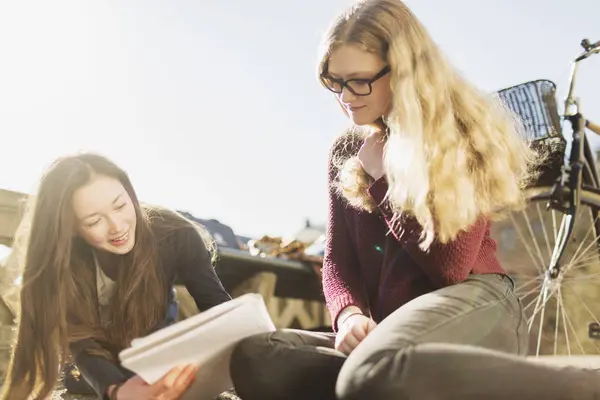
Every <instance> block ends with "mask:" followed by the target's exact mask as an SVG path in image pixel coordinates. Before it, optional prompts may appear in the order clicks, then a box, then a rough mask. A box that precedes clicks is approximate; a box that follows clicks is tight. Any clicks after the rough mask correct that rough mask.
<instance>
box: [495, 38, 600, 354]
mask: <svg viewBox="0 0 600 400" xmlns="http://www.w3.org/2000/svg"><path fill="white" fill-rule="evenodd" d="M581 46H582V47H583V49H584V51H583V53H581V54H580V55H579V56H578V57H577V58H575V60H574V61H573V62H572V68H571V74H570V79H569V91H568V94H567V96H566V100H565V103H564V111H563V114H562V120H561V117H560V116H559V114H558V108H557V104H556V85H555V84H554V83H553V82H552V81H550V80H537V81H531V82H527V83H523V84H520V85H517V86H513V87H510V88H507V89H503V90H500V91H499V92H497V94H498V95H499V97H500V99H501V100H502V101H503V102H504V103H505V104H506V105H507V106H508V108H509V109H510V110H511V111H512V112H513V113H515V114H516V115H517V116H518V117H519V119H520V120H521V121H522V122H523V125H524V127H525V131H526V133H527V138H526V139H527V140H529V141H530V142H531V144H532V146H533V147H534V149H537V150H541V151H544V152H545V153H547V154H548V157H547V159H546V160H547V161H546V162H545V164H544V165H543V166H541V167H540V175H539V178H538V179H537V181H536V182H535V183H534V184H533V185H530V186H529V187H528V188H527V189H526V196H527V199H528V203H527V209H526V210H523V211H522V212H518V213H517V212H516V213H512V214H511V216H510V218H509V219H507V221H506V222H504V223H503V222H500V223H497V224H495V225H496V226H495V227H494V228H493V235H494V236H496V239H497V242H498V244H499V250H500V251H499V256H500V261H501V262H502V264H503V265H505V266H506V268H507V270H508V273H509V274H510V275H511V276H512V277H513V279H514V280H515V283H516V287H517V293H518V294H519V297H520V299H521V301H522V303H523V305H524V308H525V310H526V315H527V324H528V328H529V332H530V334H531V341H533V342H534V343H530V354H532V355H536V356H540V355H562V354H566V355H569V356H571V355H575V354H584V355H589V354H596V355H600V341H597V339H599V338H600V322H599V319H600V290H598V285H597V283H598V282H595V281H594V280H596V279H598V278H600V243H599V240H600V219H599V211H600V183H599V180H598V174H597V172H596V168H595V162H594V157H593V155H592V152H591V148H590V144H589V141H588V137H587V136H586V129H589V130H590V131H592V132H594V133H596V134H598V135H600V127H599V126H598V125H596V124H594V123H593V122H591V121H588V120H586V119H585V118H584V116H583V115H582V114H581V113H580V110H579V109H580V103H579V100H578V99H577V98H576V97H575V94H574V90H575V79H576V76H577V71H578V67H579V64H580V63H581V62H582V61H584V60H586V59H587V58H589V57H591V56H592V55H595V54H598V53H600V41H598V42H596V43H593V44H591V43H590V42H589V41H588V40H587V39H584V40H582V41H581ZM561 122H563V123H561ZM564 123H569V124H570V127H571V131H572V140H571V149H570V153H569V156H568V157H566V156H567V142H566V140H565V137H564V136H563V125H564ZM542 205H543V206H542ZM585 210H588V211H585ZM519 216H520V217H521V218H518V217H519ZM588 217H589V218H590V219H589V222H590V225H591V226H590V227H589V229H583V228H584V226H583V222H585V221H587V220H588V219H587V218H588ZM508 223H512V224H513V225H514V227H513V228H511V227H510V226H508ZM547 228H552V230H551V231H550V230H549V229H547ZM511 232H512V235H513V236H511ZM515 233H516V234H517V236H518V237H519V239H520V240H521V241H522V243H523V244H522V246H523V247H521V248H519V246H521V244H519V243H516V242H515V240H514V239H515V237H514V234H515ZM527 233H528V234H530V236H531V238H532V239H533V240H532V242H533V243H532V245H528V243H527V242H526V241H525V234H527ZM590 235H592V237H590ZM541 240H545V242H546V244H545V246H543V245H540V243H538V241H541ZM590 250H591V251H590ZM522 255H525V256H526V257H528V258H527V259H526V260H524V259H523V257H521V256H522ZM569 256H570V257H569ZM530 261H532V262H533V265H532V263H531V262H530ZM534 268H535V269H534ZM585 283H588V284H590V283H591V284H590V285H588V288H587V290H586V287H585V285H584V284H585ZM594 283H596V284H594ZM586 300H587V301H586ZM590 301H591V302H593V303H594V304H592V306H590V305H589V304H588V303H589V302H590ZM532 306H533V307H532ZM593 310H596V312H594V311H593ZM567 311H569V313H567ZM574 322H575V324H574ZM577 324H579V326H577V327H575V326H574V325H577ZM561 325H562V329H561Z"/></svg>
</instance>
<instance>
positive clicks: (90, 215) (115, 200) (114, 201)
mask: <svg viewBox="0 0 600 400" xmlns="http://www.w3.org/2000/svg"><path fill="white" fill-rule="evenodd" d="M124 194H125V192H121V193H119V195H118V196H117V197H115V199H114V200H113V201H112V204H113V205H114V204H115V203H116V202H117V201H119V199H120V198H121V197H123V195H124ZM95 215H98V213H91V214H89V215H86V216H85V217H83V218H81V220H82V221H83V220H85V219H88V218H90V217H93V216H95Z"/></svg>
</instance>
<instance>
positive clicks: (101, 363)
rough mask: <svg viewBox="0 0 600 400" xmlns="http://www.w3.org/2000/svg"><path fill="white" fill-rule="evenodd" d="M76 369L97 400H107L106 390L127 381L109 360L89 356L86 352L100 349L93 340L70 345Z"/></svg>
mask: <svg viewBox="0 0 600 400" xmlns="http://www.w3.org/2000/svg"><path fill="white" fill-rule="evenodd" d="M70 348H71V353H72V355H73V358H74V360H75V364H76V365H77V369H78V370H79V372H81V375H82V376H83V378H84V379H85V380H86V382H87V383H88V384H89V385H90V386H91V387H92V388H93V389H94V391H95V392H96V394H97V395H98V398H99V399H107V398H108V397H107V396H106V389H108V387H109V386H111V385H116V384H119V383H121V382H124V381H126V380H127V379H128V377H127V376H125V374H124V373H123V371H122V370H121V369H120V368H119V367H118V366H117V365H116V364H115V363H113V362H111V361H110V360H108V359H106V358H104V357H101V356H95V355H92V354H89V353H88V352H87V351H86V350H90V349H94V348H95V349H101V346H100V344H99V343H98V342H96V341H95V340H93V339H84V340H80V341H78V342H75V343H73V344H71V345H70Z"/></svg>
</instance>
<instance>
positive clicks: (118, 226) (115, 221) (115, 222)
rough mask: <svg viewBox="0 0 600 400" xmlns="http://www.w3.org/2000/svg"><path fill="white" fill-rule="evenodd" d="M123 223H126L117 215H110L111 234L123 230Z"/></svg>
mask: <svg viewBox="0 0 600 400" xmlns="http://www.w3.org/2000/svg"><path fill="white" fill-rule="evenodd" d="M123 225H124V224H123V223H122V222H121V220H119V218H117V217H115V216H109V217H108V227H109V232H110V233H111V234H116V233H121V232H122V230H123V229H122V228H123Z"/></svg>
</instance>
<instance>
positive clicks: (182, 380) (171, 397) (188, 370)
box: [161, 365, 198, 400]
mask: <svg viewBox="0 0 600 400" xmlns="http://www.w3.org/2000/svg"><path fill="white" fill-rule="evenodd" d="M196 372H198V367H196V366H194V365H188V366H186V367H185V368H184V370H183V371H182V372H181V374H180V375H179V377H178V379H177V381H176V382H175V385H173V387H172V388H170V389H169V390H167V391H166V392H164V393H163V394H162V396H161V399H164V400H176V399H179V398H181V396H183V394H184V393H185V392H186V391H187V390H188V389H189V387H190V386H191V385H192V384H193V383H194V381H195V379H196Z"/></svg>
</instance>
